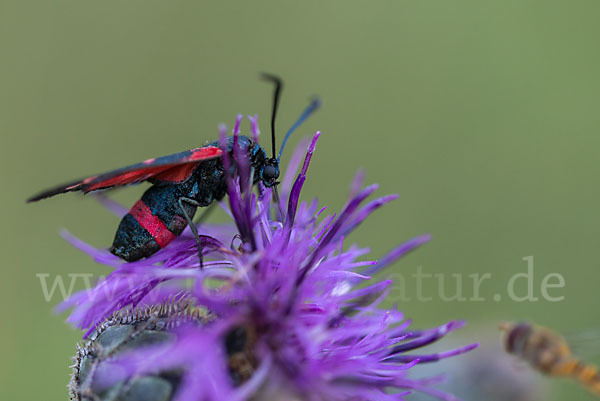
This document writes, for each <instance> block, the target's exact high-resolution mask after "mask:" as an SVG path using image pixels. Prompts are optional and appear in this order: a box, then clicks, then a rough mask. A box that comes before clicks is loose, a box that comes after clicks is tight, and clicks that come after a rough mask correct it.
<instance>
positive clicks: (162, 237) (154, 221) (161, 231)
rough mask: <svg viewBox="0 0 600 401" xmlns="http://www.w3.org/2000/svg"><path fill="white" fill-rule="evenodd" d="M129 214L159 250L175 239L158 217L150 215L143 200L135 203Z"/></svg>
mask: <svg viewBox="0 0 600 401" xmlns="http://www.w3.org/2000/svg"><path fill="white" fill-rule="evenodd" d="M129 214H130V215H131V216H133V218H134V219H136V220H137V222H138V223H140V226H142V227H143V228H145V229H146V231H148V232H149V233H150V235H151V236H152V238H154V240H155V241H156V243H157V244H158V246H160V247H161V248H164V247H165V246H167V245H168V244H169V243H170V242H171V241H173V240H174V239H175V237H176V235H175V234H173V233H172V232H171V231H169V229H168V228H167V226H166V225H165V223H163V222H162V220H161V219H159V218H158V216H154V215H153V214H152V210H150V208H149V207H148V206H147V205H146V204H145V203H144V201H143V200H141V199H140V200H139V201H137V202H136V203H135V205H133V207H132V208H131V210H130V211H129Z"/></svg>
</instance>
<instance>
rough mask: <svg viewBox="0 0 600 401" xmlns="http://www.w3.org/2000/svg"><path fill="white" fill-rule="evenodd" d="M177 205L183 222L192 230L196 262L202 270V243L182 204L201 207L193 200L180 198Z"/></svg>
mask: <svg viewBox="0 0 600 401" xmlns="http://www.w3.org/2000/svg"><path fill="white" fill-rule="evenodd" d="M177 202H178V203H179V207H180V208H181V211H182V213H183V216H184V217H185V220H186V221H187V224H188V226H190V229H191V230H192V234H193V235H194V239H195V240H196V244H197V245H198V260H199V261H200V268H201V269H202V268H203V267H204V263H203V262H204V257H203V255H202V248H203V247H202V241H201V240H200V236H199V235H198V229H197V228H196V225H195V224H194V221H193V220H192V218H191V217H190V215H189V214H188V213H187V212H186V211H185V208H184V207H183V202H185V203H187V204H188V205H192V206H196V207H200V206H201V205H200V204H199V203H198V202H196V201H195V200H193V199H190V198H185V197H181V198H179V200H178V201H177Z"/></svg>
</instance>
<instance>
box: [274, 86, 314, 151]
mask: <svg viewBox="0 0 600 401" xmlns="http://www.w3.org/2000/svg"><path fill="white" fill-rule="evenodd" d="M320 106H321V99H319V98H318V97H315V98H314V99H313V100H312V101H311V102H310V104H309V105H308V106H307V107H306V109H304V111H303V112H302V114H300V117H298V119H297V120H296V122H295V123H294V124H292V126H291V127H290V129H289V130H288V132H287V133H286V134H285V137H284V138H283V142H281V149H279V154H278V155H277V161H278V162H279V160H280V159H281V154H282V153H283V148H285V144H286V143H287V140H288V139H289V138H290V135H292V133H293V132H294V131H295V130H296V128H298V127H299V126H300V125H302V123H303V122H304V121H305V120H306V119H307V118H308V117H309V116H310V115H311V114H312V113H314V112H315V111H317V109H318V108H319V107H320Z"/></svg>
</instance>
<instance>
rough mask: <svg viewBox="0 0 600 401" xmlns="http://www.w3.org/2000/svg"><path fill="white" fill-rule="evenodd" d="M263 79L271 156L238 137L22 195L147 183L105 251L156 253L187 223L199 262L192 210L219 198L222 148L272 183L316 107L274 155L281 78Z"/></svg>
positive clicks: (134, 256) (136, 255)
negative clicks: (268, 99)
mask: <svg viewBox="0 0 600 401" xmlns="http://www.w3.org/2000/svg"><path fill="white" fill-rule="evenodd" d="M263 78H264V79H266V80H268V81H271V82H272V83H273V84H274V85H275V90H274V93H273V110H272V114H271V144H272V151H273V152H272V157H268V156H267V154H266V152H265V150H264V149H263V148H262V147H261V146H260V145H259V144H258V143H256V142H255V141H254V140H253V139H252V138H249V137H247V136H243V135H239V136H237V137H236V139H235V140H234V137H233V136H230V137H228V138H227V141H226V149H222V148H221V146H220V142H219V141H218V140H217V141H214V142H211V143H209V144H208V145H206V146H203V147H200V148H195V149H191V150H187V151H185V152H180V153H175V154H172V155H169V156H162V157H157V158H152V159H148V160H146V161H143V162H141V163H137V164H133V165H131V166H127V167H123V168H120V169H117V170H112V171H109V172H107V173H103V174H99V175H95V176H92V177H88V178H84V179H82V180H77V181H73V182H70V183H68V184H65V185H59V186H57V187H54V188H50V189H48V190H45V191H42V192H40V193H39V194H37V195H34V196H32V197H31V198H29V199H27V202H36V201H39V200H41V199H45V198H49V197H51V196H54V195H58V194H62V193H65V192H72V191H81V192H84V193H88V192H92V191H98V190H104V189H108V188H113V187H119V186H124V185H129V184H135V183H139V182H142V181H148V182H149V183H151V184H152V186H151V187H150V188H148V189H147V190H146V191H145V192H144V194H143V195H142V198H141V199H140V200H139V201H137V202H136V203H135V204H134V205H133V207H132V208H131V210H129V212H128V213H127V214H126V215H125V216H124V217H123V219H122V220H121V223H120V224H119V227H118V228H117V233H116V235H115V239H114V241H113V244H112V246H111V247H110V251H111V252H112V253H113V254H114V255H116V256H118V257H120V258H121V259H124V260H126V261H128V262H132V261H136V260H139V259H142V258H145V257H148V256H150V255H153V254H154V253H156V252H157V251H158V250H159V249H161V248H164V247H165V246H167V245H168V244H169V243H170V242H171V241H173V240H174V239H175V238H176V237H177V236H179V235H180V234H181V233H182V232H183V230H184V229H185V227H186V226H188V225H189V226H190V228H191V230H192V233H193V234H194V238H195V239H196V242H197V244H198V252H199V257H200V264H201V265H202V243H201V240H200V237H199V235H198V231H197V228H196V225H195V224H194V223H193V221H192V219H193V217H194V214H195V213H196V210H197V208H199V207H206V206H209V205H211V204H212V203H213V202H215V201H219V200H221V199H222V198H223V197H224V196H225V194H226V180H225V179H226V172H225V169H224V167H223V161H222V159H221V156H222V155H223V152H224V151H226V152H228V153H229V154H230V155H231V157H233V146H234V143H235V144H236V146H238V147H239V148H240V149H241V150H242V151H244V152H247V156H248V160H249V164H250V167H251V168H252V170H253V171H254V172H255V174H254V184H256V183H258V182H259V181H262V183H263V184H264V186H265V187H274V186H276V185H277V184H278V182H277V178H278V177H279V161H280V158H281V153H282V152H283V149H284V147H285V144H286V142H287V140H288V138H289V137H290V135H291V134H292V132H294V130H295V129H296V128H297V127H298V126H299V125H300V124H302V122H303V121H304V120H305V119H306V118H307V117H308V116H309V115H310V114H312V113H313V112H314V111H315V110H316V109H317V108H318V107H319V104H320V102H319V100H318V99H316V100H313V101H312V102H311V103H310V104H309V106H308V107H307V108H306V109H305V110H304V112H303V113H302V114H301V115H300V117H299V118H298V120H297V121H296V122H295V123H294V124H293V125H292V127H291V128H290V129H289V130H288V132H287V133H286V135H285V137H284V139H283V142H282V144H281V149H280V150H279V154H277V155H276V153H275V117H276V115H277V108H278V106H279V94H280V92H281V88H282V86H283V84H282V81H281V79H279V78H278V77H276V76H274V75H270V74H263Z"/></svg>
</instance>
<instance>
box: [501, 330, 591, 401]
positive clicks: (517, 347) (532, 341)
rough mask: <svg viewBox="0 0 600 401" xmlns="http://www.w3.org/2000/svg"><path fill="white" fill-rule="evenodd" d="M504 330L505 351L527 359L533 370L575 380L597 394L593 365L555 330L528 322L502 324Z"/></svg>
mask: <svg viewBox="0 0 600 401" xmlns="http://www.w3.org/2000/svg"><path fill="white" fill-rule="evenodd" d="M500 330H502V331H504V332H505V333H506V336H505V339H504V346H505V348H506V351H507V352H509V353H511V354H514V355H517V356H518V357H520V358H521V359H523V360H525V361H527V362H529V364H530V365H531V366H532V367H533V368H534V369H536V370H538V371H540V372H542V373H544V374H546V375H549V376H555V377H570V378H572V379H575V380H577V381H578V382H579V383H581V384H582V385H583V386H584V387H586V388H587V389H588V390H589V391H591V392H592V393H594V394H596V395H598V396H600V373H599V372H598V368H597V367H596V366H594V365H591V364H587V363H585V362H582V361H580V360H579V359H578V358H577V357H576V356H575V355H573V353H572V351H571V347H570V346H569V344H568V343H567V341H566V340H565V339H564V338H563V337H562V336H561V335H559V334H558V333H555V332H554V331H552V330H550V329H548V328H545V327H540V326H536V325H532V324H529V323H524V322H521V323H501V324H500Z"/></svg>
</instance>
